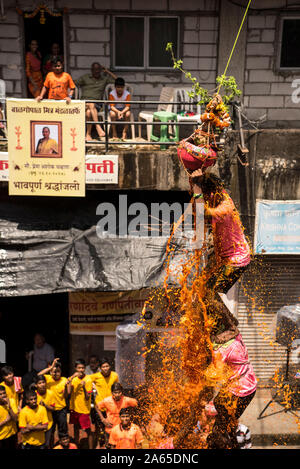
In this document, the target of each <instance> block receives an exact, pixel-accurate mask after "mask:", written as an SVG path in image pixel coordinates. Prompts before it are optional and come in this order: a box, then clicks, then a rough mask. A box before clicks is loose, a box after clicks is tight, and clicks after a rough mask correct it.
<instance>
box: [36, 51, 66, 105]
mask: <svg viewBox="0 0 300 469" xmlns="http://www.w3.org/2000/svg"><path fill="white" fill-rule="evenodd" d="M74 90H75V83H74V82H73V80H72V77H71V75H69V73H66V72H64V71H63V62H62V59H60V58H59V57H57V58H55V59H53V61H52V72H49V73H48V74H47V76H46V79H45V82H44V86H43V88H42V91H41V94H40V95H39V96H37V97H36V100H37V101H38V102H40V101H41V100H42V99H43V98H44V96H45V94H46V92H47V91H48V99H65V100H66V102H67V103H70V102H71V98H72V97H73V94H74Z"/></svg>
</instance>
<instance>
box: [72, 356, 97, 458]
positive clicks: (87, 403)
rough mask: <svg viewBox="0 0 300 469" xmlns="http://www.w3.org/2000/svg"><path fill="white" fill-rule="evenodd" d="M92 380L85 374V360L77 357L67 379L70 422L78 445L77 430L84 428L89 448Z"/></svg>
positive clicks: (91, 442)
mask: <svg viewBox="0 0 300 469" xmlns="http://www.w3.org/2000/svg"><path fill="white" fill-rule="evenodd" d="M92 390H93V382H92V380H91V377H90V375H86V374H85V361H84V360H82V359H81V358H79V359H78V360H76V362H75V373H74V374H73V375H72V376H71V377H70V378H69V379H68V392H69V394H70V396H71V400H70V410H71V413H70V423H71V424H73V425H74V439H75V443H76V445H77V446H79V431H80V429H81V430H84V431H85V432H86V434H87V437H88V445H89V449H92V446H93V438H92V432H91V420H90V412H91V396H92Z"/></svg>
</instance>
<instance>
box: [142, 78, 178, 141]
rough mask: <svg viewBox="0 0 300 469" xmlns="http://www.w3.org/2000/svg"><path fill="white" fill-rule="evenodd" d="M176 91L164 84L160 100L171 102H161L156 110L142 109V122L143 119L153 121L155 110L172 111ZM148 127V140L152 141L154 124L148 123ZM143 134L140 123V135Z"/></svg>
mask: <svg viewBox="0 0 300 469" xmlns="http://www.w3.org/2000/svg"><path fill="white" fill-rule="evenodd" d="M174 91H175V89H174V88H172V87H169V86H163V87H162V89H161V92H160V96H159V101H161V102H162V103H165V102H170V104H159V105H158V106H157V110H156V111H141V112H140V113H139V118H138V119H139V121H140V122H142V121H143V120H145V121H146V122H152V121H153V114H154V112H159V111H167V112H172V102H173V99H174ZM146 127H147V140H148V141H150V140H151V133H152V130H151V127H152V126H151V125H147V126H146ZM141 136H142V126H141V125H139V137H140V138H141Z"/></svg>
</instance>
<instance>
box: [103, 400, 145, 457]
mask: <svg viewBox="0 0 300 469" xmlns="http://www.w3.org/2000/svg"><path fill="white" fill-rule="evenodd" d="M119 416H120V423H119V424H118V425H116V426H115V427H113V429H112V430H111V432H110V436H109V444H110V446H111V448H112V449H140V448H141V447H142V442H143V440H144V436H143V434H142V431H141V429H140V427H139V426H138V425H136V424H135V423H132V413H131V409H130V408H123V409H121V410H120V412H119Z"/></svg>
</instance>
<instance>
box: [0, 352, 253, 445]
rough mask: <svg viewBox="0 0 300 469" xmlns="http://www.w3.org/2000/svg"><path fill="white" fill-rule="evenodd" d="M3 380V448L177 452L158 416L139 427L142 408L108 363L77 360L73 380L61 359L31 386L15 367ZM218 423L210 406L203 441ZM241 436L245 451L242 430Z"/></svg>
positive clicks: (0, 419) (6, 371)
mask: <svg viewBox="0 0 300 469" xmlns="http://www.w3.org/2000/svg"><path fill="white" fill-rule="evenodd" d="M1 376H2V381H1V382H0V449H50V450H51V449H63V450H67V449H80V448H86V449H138V448H142V447H150V448H166V447H167V448H169V449H173V448H174V446H173V438H172V437H170V435H168V434H167V433H166V429H165V428H164V426H163V425H162V424H161V422H160V417H159V416H158V415H154V416H152V418H151V419H150V421H149V422H148V424H147V425H139V424H137V423H135V421H134V420H136V419H135V418H134V417H136V416H137V415H136V412H135V411H137V410H138V408H139V405H140V403H138V400H137V399H135V398H133V397H129V396H126V395H125V394H124V390H123V388H122V386H121V384H120V383H119V378H118V374H117V373H116V372H115V371H112V368H111V365H110V363H109V361H108V359H106V358H103V359H101V360H99V359H98V358H97V357H96V356H92V357H90V361H89V365H88V366H87V367H86V365H85V362H84V360H83V359H78V360H76V362H75V371H74V373H73V374H72V376H70V377H65V376H63V375H62V367H61V364H60V362H59V359H58V358H56V359H54V361H53V362H52V364H51V365H50V366H49V367H47V368H45V369H43V370H41V371H40V372H38V373H35V375H34V376H33V378H32V381H31V383H28V382H27V383H26V386H25V385H24V383H23V382H22V379H21V378H20V377H16V376H15V375H14V371H13V369H12V367H10V366H3V367H2V369H1ZM214 411H215V409H214ZM213 418H214V413H211V409H210V408H209V407H208V408H207V411H206V415H205V416H204V419H203V421H201V422H198V425H197V428H196V429H195V433H198V434H199V437H200V438H199V441H201V440H203V438H205V435H206V436H207V434H208V432H209V422H210V421H212V420H213ZM246 430H247V432H248V433H247V446H245V448H249V447H251V441H250V437H249V429H247V428H246ZM82 434H84V436H85V437H86V442H87V444H84V440H85V439H84V438H80V437H82ZM238 436H239V440H240V442H241V444H240V447H241V448H243V432H242V431H241V429H240V428H239V435H238Z"/></svg>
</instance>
